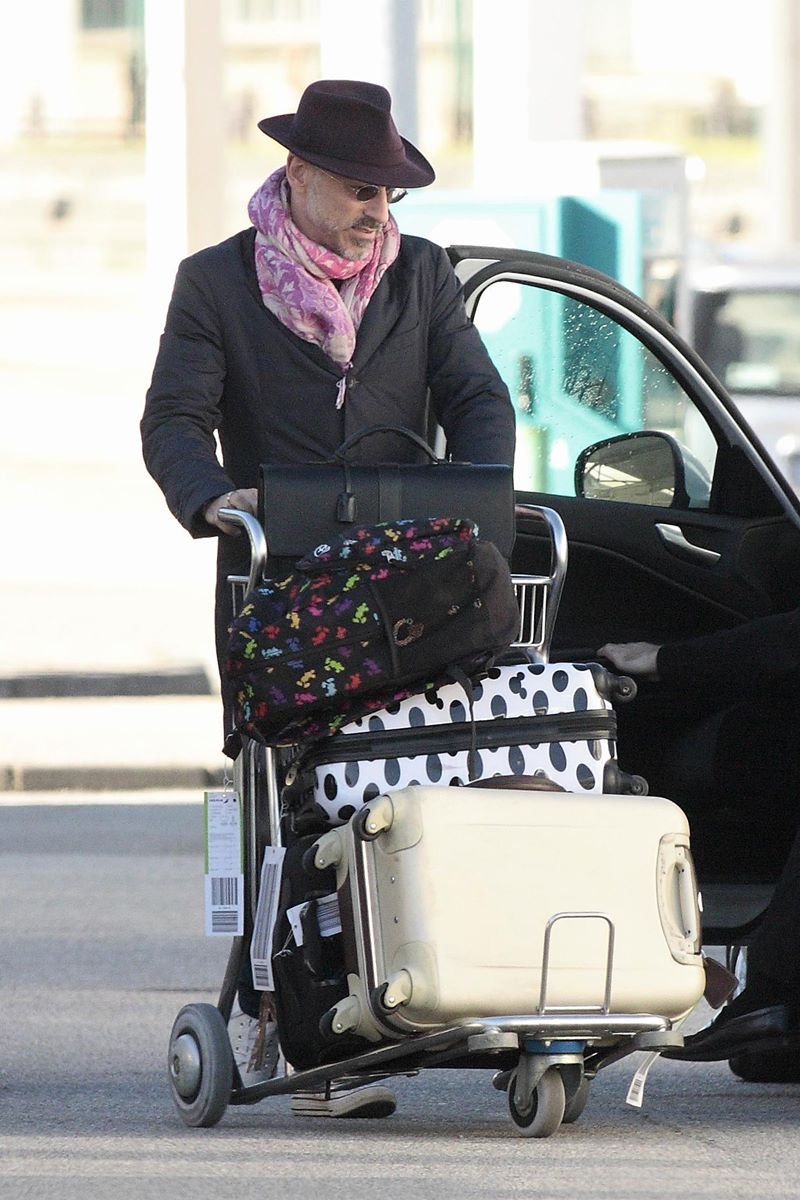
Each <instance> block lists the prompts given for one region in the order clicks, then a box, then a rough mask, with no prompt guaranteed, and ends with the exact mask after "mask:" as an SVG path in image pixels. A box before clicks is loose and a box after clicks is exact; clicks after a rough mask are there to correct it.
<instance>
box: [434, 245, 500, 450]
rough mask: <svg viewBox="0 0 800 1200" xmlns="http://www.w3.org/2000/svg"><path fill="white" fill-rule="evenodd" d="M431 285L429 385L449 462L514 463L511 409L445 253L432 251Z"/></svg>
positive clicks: (437, 250) (439, 250)
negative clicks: (434, 256)
mask: <svg viewBox="0 0 800 1200" xmlns="http://www.w3.org/2000/svg"><path fill="white" fill-rule="evenodd" d="M433 249H434V252H435V255H436V258H435V286H434V293H433V298H432V308H431V319H430V330H429V337H428V386H429V387H430V392H431V400H432V402H433V407H434V411H435V413H436V417H437V420H438V421H439V424H440V425H441V426H442V429H443V430H444V432H445V436H446V438H447V449H448V452H449V454H450V456H451V457H452V458H453V459H456V460H457V461H461V462H475V463H481V462H482V463H507V464H509V465H510V466H513V463H514V410H513V408H512V406H511V399H510V397H509V394H508V388H507V387H506V385H505V384H504V383H503V381H502V379H501V378H500V375H499V373H498V371H497V368H496V367H495V365H494V363H493V362H492V360H491V358H490V357H489V354H488V351H487V350H486V347H485V346H484V344H483V341H482V340H481V336H480V334H479V333H478V331H477V329H476V328H475V326H474V325H473V324H472V322H471V321H470V319H469V318H468V316H467V313H466V309H465V307H464V300H463V297H462V291H461V284H460V283H459V281H458V277H457V276H456V274H455V272H454V271H453V268H452V267H451V266H450V262H449V259H448V258H447V255H446V254H445V252H444V250H442V249H441V248H440V247H434V248H433Z"/></svg>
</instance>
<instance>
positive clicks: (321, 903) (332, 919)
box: [317, 892, 342, 937]
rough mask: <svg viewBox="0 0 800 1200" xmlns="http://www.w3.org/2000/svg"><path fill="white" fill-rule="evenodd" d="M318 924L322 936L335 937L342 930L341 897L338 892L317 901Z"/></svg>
mask: <svg viewBox="0 0 800 1200" xmlns="http://www.w3.org/2000/svg"><path fill="white" fill-rule="evenodd" d="M317 924H318V925H319V934H320V937H333V935H334V934H335V933H341V932H342V919H341V917H340V915H339V897H338V896H337V894H336V892H331V893H330V895H329V896H323V897H322V899H321V900H318V901H317Z"/></svg>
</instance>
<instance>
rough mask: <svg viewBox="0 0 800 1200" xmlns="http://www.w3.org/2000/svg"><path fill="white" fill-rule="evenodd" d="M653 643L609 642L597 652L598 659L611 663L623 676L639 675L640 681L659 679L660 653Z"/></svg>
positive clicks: (658, 647)
mask: <svg viewBox="0 0 800 1200" xmlns="http://www.w3.org/2000/svg"><path fill="white" fill-rule="evenodd" d="M660 649H661V647H660V646H656V645H654V643H653V642H607V643H606V644H605V646H601V647H600V649H599V650H598V651H597V656H598V658H604V659H606V660H607V661H608V662H610V663H611V665H612V667H613V668H614V670H615V671H619V672H620V673H621V674H623V675H638V676H639V678H640V679H658V666H657V661H658V652H659V650H660Z"/></svg>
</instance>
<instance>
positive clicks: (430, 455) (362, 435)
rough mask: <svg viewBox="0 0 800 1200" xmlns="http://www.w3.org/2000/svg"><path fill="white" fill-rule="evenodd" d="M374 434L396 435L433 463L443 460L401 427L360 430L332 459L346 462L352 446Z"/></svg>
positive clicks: (348, 439) (388, 426) (335, 452)
mask: <svg viewBox="0 0 800 1200" xmlns="http://www.w3.org/2000/svg"><path fill="white" fill-rule="evenodd" d="M374 433H396V434H398V435H399V436H400V437H404V438H406V439H407V440H408V441H409V442H413V443H414V445H415V446H416V447H417V449H418V450H422V451H423V452H424V453H425V454H427V456H428V458H429V459H430V460H431V462H433V463H441V462H443V461H444V460H443V459H441V458H439V457H438V456H437V454H436V452H435V450H432V449H431V447H430V446H429V445H428V443H427V442H426V441H425V440H424V438H421V437H420V436H419V434H417V433H414V431H413V430H412V429H406V428H404V426H402V425H370V426H368V427H367V428H366V429H360V430H359V431H358V433H353V434H351V435H350V437H349V438H347V439H346V440H345V441H343V442H342V444H341V446H340V447H339V449H338V450H335V451H334V453H333V457H334V458H335V459H338V460H339V461H340V462H347V461H348V459H347V456H348V454H349V453H350V451H351V450H352V449H353V447H354V446H357V445H358V443H359V442H360V441H362V440H363V439H364V438H365V437H371V436H372V435H373V434H374Z"/></svg>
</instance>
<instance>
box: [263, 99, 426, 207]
mask: <svg viewBox="0 0 800 1200" xmlns="http://www.w3.org/2000/svg"><path fill="white" fill-rule="evenodd" d="M391 103H392V101H391V97H390V95H389V93H388V92H387V90H386V88H384V87H381V86H380V85H379V84H376V83H360V82H358V81H357V80H352V79H321V80H319V81H318V82H317V83H311V84H309V86H308V87H307V88H306V90H305V91H304V92H303V95H302V96H301V97H300V103H299V104H298V106H297V112H296V113H284V114H283V115H282V116H278V117H264V119H263V120H262V121H259V122H258V128H259V129H260V130H261V131H262V133H266V134H267V136H268V137H271V138H274V139H275V141H276V142H279V143H280V144H281V146H285V147H286V148H287V150H290V151H291V152H292V154H296V155H297V156H298V157H299V158H303V159H305V160H306V162H310V163H313V164H314V165H315V166H317V167H322V168H324V170H326V171H333V172H334V174H336V175H344V176H346V177H348V178H350V179H356V180H359V181H360V182H363V183H375V184H378V185H379V186H385V187H404V188H415V187H425V186H426V185H427V184H429V183H433V181H434V179H435V178H436V173H435V171H434V169H433V167H432V166H431V164H430V163H429V162H428V160H427V159H426V158H425V157H424V155H422V154H420V152H419V150H417V148H416V146H412V145H411V142H409V141H406V139H405V138H404V137H401V136H400V134H399V133H398V131H397V127H396V126H395V123H394V121H393V119H392V114H391Z"/></svg>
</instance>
